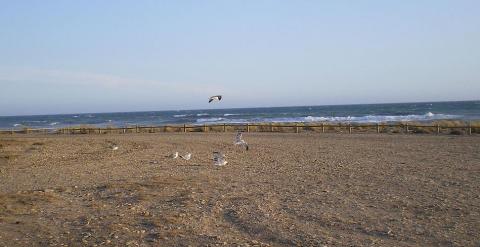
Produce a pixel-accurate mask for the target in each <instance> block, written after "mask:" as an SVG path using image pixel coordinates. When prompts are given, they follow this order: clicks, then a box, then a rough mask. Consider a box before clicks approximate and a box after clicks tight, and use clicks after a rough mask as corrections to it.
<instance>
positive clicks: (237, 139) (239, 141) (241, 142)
mask: <svg viewBox="0 0 480 247" xmlns="http://www.w3.org/2000/svg"><path fill="white" fill-rule="evenodd" d="M234 144H235V145H240V146H244V147H245V150H247V151H248V144H247V142H246V141H245V140H243V139H242V132H237V135H236V136H235V142H234Z"/></svg>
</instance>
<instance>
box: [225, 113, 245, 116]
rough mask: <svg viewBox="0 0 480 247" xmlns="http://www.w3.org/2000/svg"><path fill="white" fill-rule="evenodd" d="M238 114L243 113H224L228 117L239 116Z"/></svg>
mask: <svg viewBox="0 0 480 247" xmlns="http://www.w3.org/2000/svg"><path fill="white" fill-rule="evenodd" d="M238 115H242V114H236V113H225V114H223V116H224V117H228V116H238Z"/></svg>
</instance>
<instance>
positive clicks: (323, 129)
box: [322, 123, 325, 133]
mask: <svg viewBox="0 0 480 247" xmlns="http://www.w3.org/2000/svg"><path fill="white" fill-rule="evenodd" d="M322 133H325V124H324V123H322Z"/></svg>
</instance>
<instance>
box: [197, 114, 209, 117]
mask: <svg viewBox="0 0 480 247" xmlns="http://www.w3.org/2000/svg"><path fill="white" fill-rule="evenodd" d="M209 115H210V114H208V113H198V114H197V117H202V116H209Z"/></svg>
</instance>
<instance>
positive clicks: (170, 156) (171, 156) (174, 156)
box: [165, 152, 178, 159]
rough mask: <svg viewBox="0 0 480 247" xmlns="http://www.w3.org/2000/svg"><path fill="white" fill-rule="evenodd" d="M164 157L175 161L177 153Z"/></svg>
mask: <svg viewBox="0 0 480 247" xmlns="http://www.w3.org/2000/svg"><path fill="white" fill-rule="evenodd" d="M165 157H167V158H171V159H176V158H178V152H175V153H173V154H170V155H167V156H165Z"/></svg>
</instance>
